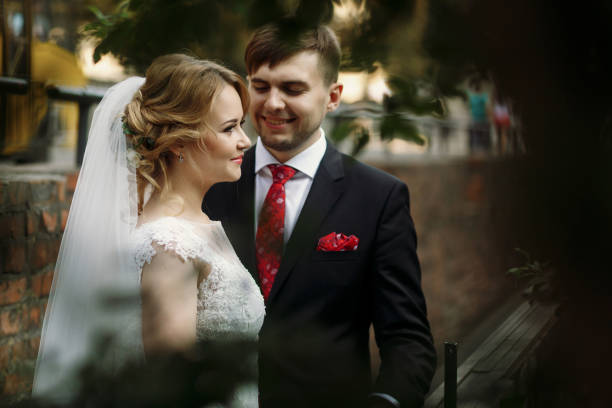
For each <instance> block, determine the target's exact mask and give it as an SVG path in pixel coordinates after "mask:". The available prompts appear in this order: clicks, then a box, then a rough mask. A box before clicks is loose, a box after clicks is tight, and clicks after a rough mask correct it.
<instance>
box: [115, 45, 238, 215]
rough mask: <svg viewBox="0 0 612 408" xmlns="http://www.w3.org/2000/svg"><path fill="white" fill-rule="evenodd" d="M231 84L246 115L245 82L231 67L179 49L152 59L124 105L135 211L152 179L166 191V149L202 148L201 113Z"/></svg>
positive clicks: (168, 158) (168, 162)
mask: <svg viewBox="0 0 612 408" xmlns="http://www.w3.org/2000/svg"><path fill="white" fill-rule="evenodd" d="M228 84H229V85H230V86H233V87H234V88H235V89H236V91H237V92H238V95H239V96H240V100H241V102H242V109H243V111H244V112H245V114H246V111H247V108H248V105H249V100H248V92H247V88H246V86H245V84H244V81H243V80H242V78H240V76H239V75H238V74H236V73H235V72H233V71H231V70H229V69H227V68H225V67H223V66H221V65H219V64H216V63H214V62H212V61H206V60H200V59H197V58H194V57H191V56H188V55H183V54H170V55H164V56H161V57H158V58H156V59H155V60H154V61H153V63H152V64H151V66H149V68H148V69H147V72H146V79H145V83H144V84H143V85H142V87H141V88H140V90H139V91H138V92H136V94H135V95H134V98H133V99H132V101H131V102H130V103H129V104H128V105H127V106H126V108H125V112H124V115H125V119H124V120H125V126H126V127H127V129H126V137H127V138H128V140H129V142H130V143H131V144H132V146H133V148H134V150H136V152H138V153H139V154H140V160H139V162H138V166H137V168H136V176H137V182H138V213H139V214H140V213H141V212H142V207H143V203H144V193H145V187H146V186H147V184H151V185H152V186H153V188H154V189H155V190H157V191H158V192H159V193H160V194H162V196H163V195H165V194H167V193H168V191H170V189H171V186H170V184H169V180H168V168H169V166H170V165H171V160H172V159H173V157H172V154H171V151H170V149H171V148H173V147H176V146H181V147H183V146H190V145H195V146H197V147H198V148H200V149H205V148H206V147H205V143H204V142H205V135H206V133H207V132H203V130H204V129H207V128H208V129H210V127H209V126H208V125H207V124H206V123H205V120H204V117H205V116H206V115H207V114H208V112H209V111H210V108H211V106H212V104H213V103H214V99H215V96H216V95H217V94H218V93H219V92H220V91H221V90H222V89H223V88H224V86H225V85H228Z"/></svg>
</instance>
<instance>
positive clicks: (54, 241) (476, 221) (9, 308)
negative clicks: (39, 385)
mask: <svg viewBox="0 0 612 408" xmlns="http://www.w3.org/2000/svg"><path fill="white" fill-rule="evenodd" d="M379 167H382V168H383V169H384V170H386V171H388V172H389V173H392V174H394V175H396V176H397V177H399V178H401V179H402V180H404V181H405V182H406V183H407V185H408V186H409V188H410V192H411V205H412V215H413V218H414V221H415V226H416V229H417V233H418V238H419V248H418V254H419V258H420V260H421V266H422V271H423V276H422V279H423V290H424V292H425V296H426V298H427V305H428V314H429V318H430V323H431V327H432V332H433V334H434V340H435V343H436V348H437V349H438V350H439V351H441V350H442V342H443V341H444V340H447V339H450V340H455V341H459V342H462V341H464V340H465V339H466V338H467V337H468V336H469V335H470V333H471V332H472V331H473V329H474V328H476V327H477V326H478V324H479V323H480V322H481V321H482V320H483V319H485V318H486V317H487V316H488V315H489V314H490V313H491V312H492V311H494V310H495V309H496V308H497V307H498V306H500V305H501V304H502V303H503V302H504V301H505V299H507V298H508V297H509V296H510V295H511V294H512V293H514V292H515V291H516V288H514V287H513V285H512V282H511V281H510V280H509V279H508V278H507V277H506V276H505V275H504V271H505V270H506V269H507V268H508V267H509V266H514V265H516V263H514V264H513V263H512V262H513V261H516V259H511V257H512V255H513V252H512V248H514V247H515V246H521V240H520V237H519V238H517V237H516V234H513V233H512V228H509V227H508V225H509V224H510V227H512V224H513V223H515V220H516V218H517V215H516V211H515V210H516V209H513V208H512V207H511V204H512V203H515V202H516V199H515V198H514V196H513V194H515V193H514V192H513V189H512V186H513V185H514V184H515V183H516V181H517V180H518V172H517V169H519V168H520V163H519V164H518V167H517V164H516V163H513V164H511V165H508V163H503V162H494V161H474V160H472V161H464V160H463V161H456V162H439V163H435V162H428V163H414V164H404V165H397V166H390V165H388V164H387V165H380V166H379ZM5 173H6V172H5ZM64 174H68V175H67V176H66V175H63V174H55V175H45V176H43V175H12V176H11V175H7V174H4V175H2V170H1V169H0V260H1V261H0V268H1V272H0V395H2V396H1V397H0V400H1V399H3V398H4V399H6V398H9V399H13V400H16V399H20V398H23V397H24V396H27V395H28V393H29V390H30V388H31V381H32V380H31V378H32V374H33V369H34V363H35V360H36V354H37V348H38V342H39V336H40V328H41V324H42V317H43V315H44V307H45V304H46V299H47V295H48V293H49V287H50V284H51V280H52V276H53V267H54V263H55V258H56V256H57V251H58V249H59V244H60V240H61V233H62V230H63V227H64V225H65V222H66V216H67V211H68V208H69V202H70V200H71V198H72V193H73V191H74V187H75V184H76V173H74V171H72V172H67V173H64ZM439 356H440V359H439V362H440V363H441V362H442V360H443V358H442V354H439ZM375 364H376V362H375Z"/></svg>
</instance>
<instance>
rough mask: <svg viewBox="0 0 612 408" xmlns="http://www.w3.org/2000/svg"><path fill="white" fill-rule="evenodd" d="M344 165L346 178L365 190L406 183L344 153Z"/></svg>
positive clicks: (342, 155)
mask: <svg viewBox="0 0 612 408" xmlns="http://www.w3.org/2000/svg"><path fill="white" fill-rule="evenodd" d="M340 155H341V157H342V162H343V164H344V170H345V176H346V177H347V178H348V179H349V180H351V181H352V182H353V184H355V185H361V186H362V187H363V188H372V187H378V188H382V189H388V188H392V187H393V186H395V185H397V184H404V182H403V181H402V180H400V179H398V178H397V177H395V176H394V175H392V174H389V173H387V172H386V171H384V170H381V169H379V168H377V167H374V166H372V165H369V164H367V163H364V162H362V161H360V160H357V159H356V158H354V157H352V156H349V155H347V154H344V153H340Z"/></svg>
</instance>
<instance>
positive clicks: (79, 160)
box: [76, 102, 91, 166]
mask: <svg viewBox="0 0 612 408" xmlns="http://www.w3.org/2000/svg"><path fill="white" fill-rule="evenodd" d="M90 105H91V104H90V103H89V102H79V134H78V139H77V157H76V164H77V166H80V165H81V164H83V157H85V146H86V145H87V125H88V123H87V119H88V118H89V106H90Z"/></svg>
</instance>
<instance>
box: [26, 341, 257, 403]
mask: <svg viewBox="0 0 612 408" xmlns="http://www.w3.org/2000/svg"><path fill="white" fill-rule="evenodd" d="M106 340H108V339H106ZM97 350H98V352H97V353H96V358H92V360H91V361H90V362H89V363H87V364H85V365H84V366H83V367H82V369H81V370H80V375H79V380H80V382H81V386H80V387H79V390H78V392H77V394H76V395H75V396H74V397H73V398H72V400H70V401H69V402H66V403H62V404H60V403H53V402H49V401H45V400H41V399H30V400H25V401H21V402H20V403H18V404H15V405H14V406H15V407H20V408H45V407H46V408H53V407H57V408H59V407H62V408H71V407H75V408H76V407H91V408H98V407H100V408H102V407H204V406H229V404H228V403H229V402H230V401H231V398H232V395H233V394H234V392H235V391H236V390H237V389H238V388H239V387H241V386H243V385H247V384H251V385H252V386H254V387H256V384H257V367H256V366H257V364H256V360H255V357H256V355H257V344H256V342H255V341H246V340H244V341H223V342H211V341H209V342H203V343H200V344H198V345H197V347H195V348H194V349H193V350H191V351H190V352H188V353H168V354H159V355H154V356H147V361H146V363H142V364H141V363H138V364H136V363H132V364H127V365H126V366H125V367H124V368H123V369H122V370H120V372H119V373H109V372H107V371H104V370H103V369H101V367H102V364H100V361H102V360H103V358H104V354H105V353H112V350H113V344H112V342H111V341H100V345H99V347H98V349H97Z"/></svg>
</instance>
